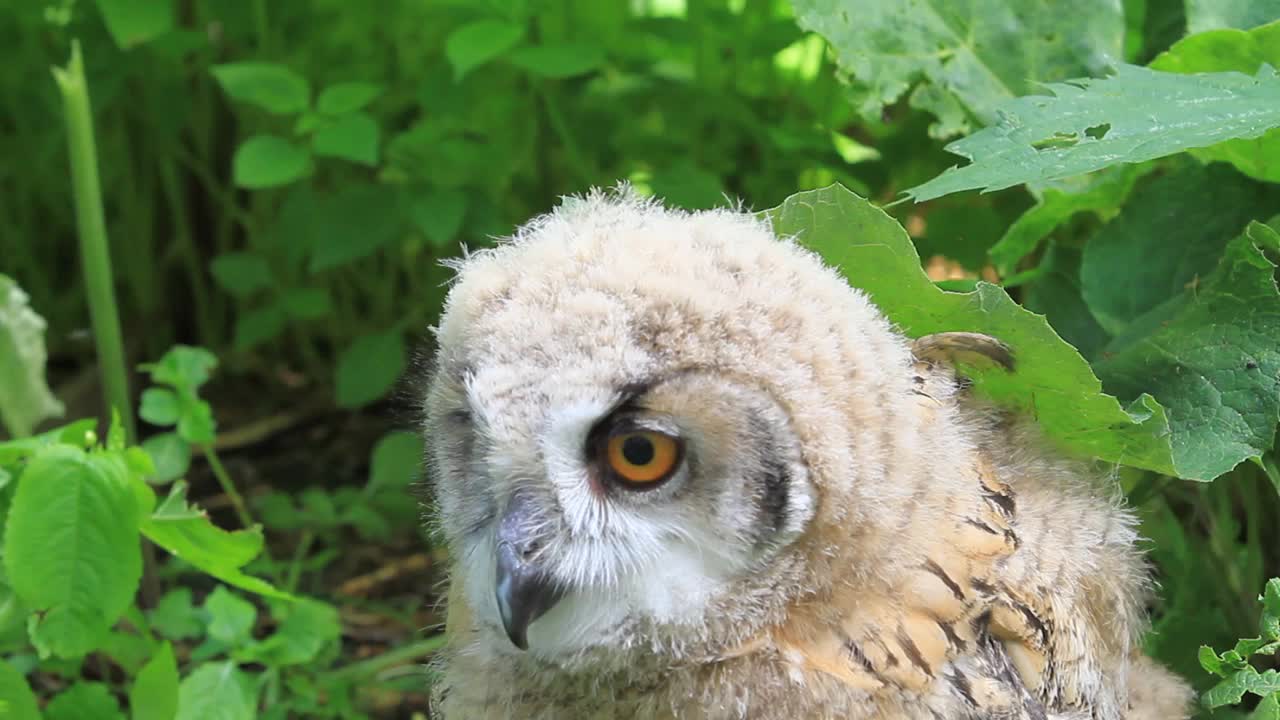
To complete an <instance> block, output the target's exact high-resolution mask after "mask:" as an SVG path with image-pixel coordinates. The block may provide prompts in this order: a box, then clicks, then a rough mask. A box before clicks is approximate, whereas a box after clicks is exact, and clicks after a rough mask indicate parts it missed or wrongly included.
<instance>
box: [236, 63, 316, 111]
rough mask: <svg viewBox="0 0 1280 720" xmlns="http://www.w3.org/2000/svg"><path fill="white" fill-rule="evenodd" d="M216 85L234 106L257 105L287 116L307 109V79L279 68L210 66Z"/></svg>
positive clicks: (308, 101) (248, 65) (257, 64)
mask: <svg viewBox="0 0 1280 720" xmlns="http://www.w3.org/2000/svg"><path fill="white" fill-rule="evenodd" d="M211 72H213V76H214V77H215V78H216V79H217V80H218V84H219V85H221V86H222V89H223V90H224V91H225V92H226V93H227V95H229V96H230V97H231V99H233V100H236V101H238V102H243V103H249V104H251V105H257V106H258V107H260V108H262V109H263V110H266V111H267V112H269V113H274V114H276V115H288V114H291V113H297V112H302V111H303V110H306V109H307V105H308V104H309V103H310V101H311V86H310V85H308V84H307V79H306V78H304V77H302V76H301V75H299V74H297V73H295V72H294V71H292V70H290V69H289V68H287V67H285V66H283V65H277V64H275V63H262V62H238V63H226V64H223V65H214V66H213V68H212V70H211Z"/></svg>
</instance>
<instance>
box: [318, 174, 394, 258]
mask: <svg viewBox="0 0 1280 720" xmlns="http://www.w3.org/2000/svg"><path fill="white" fill-rule="evenodd" d="M402 217H403V215H402V213H401V212H400V210H399V207H398V204H397V200H396V195H395V193H394V192H393V190H392V189H391V188H389V187H385V186H381V185H373V184H368V185H360V184H348V185H347V186H346V187H344V188H343V189H342V190H341V191H339V192H337V193H334V194H332V195H329V196H327V197H324V198H321V199H320V201H319V203H318V207H317V208H316V211H315V213H314V215H313V218H312V220H313V222H314V225H313V231H312V233H311V234H310V236H309V238H308V241H309V242H310V243H311V246H310V250H311V260H310V263H309V264H308V266H307V269H308V270H309V271H311V272H313V273H317V272H322V271H324V270H329V269H332V268H335V267H340V266H342V265H346V264H348V263H352V262H355V261H356V260H359V259H361V258H364V257H367V256H369V255H371V254H373V253H374V252H376V251H377V250H378V249H379V248H381V247H383V246H385V245H388V244H390V243H392V242H394V241H395V240H397V239H398V238H399V232H400V230H401V228H402V226H401V224H400V223H401V218H402Z"/></svg>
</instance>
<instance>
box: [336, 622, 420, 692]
mask: <svg viewBox="0 0 1280 720" xmlns="http://www.w3.org/2000/svg"><path fill="white" fill-rule="evenodd" d="M444 643H445V636H444V635H443V634H441V635H433V636H432V637H429V638H427V639H426V640H420V641H418V642H416V643H414V644H412V645H408V646H405V647H402V648H398V649H396V650H391V651H389V652H385V653H383V654H381V655H379V656H377V657H374V658H369V659H368V660H361V661H360V662H357V663H351V664H350V665H347V666H346V667H341V668H338V669H337V670H334V671H332V672H327V673H325V674H323V675H321V676H320V682H321V683H323V684H326V685H329V684H333V683H339V682H350V681H352V680H359V679H361V678H365V677H368V676H370V675H376V674H378V673H380V672H382V671H383V670H386V669H388V668H392V667H395V666H397V665H400V664H402V663H406V662H409V661H410V660H416V659H418V658H420V657H422V656H423V655H430V654H431V653H433V652H435V651H437V650H439V649H440V648H441V647H443V646H444Z"/></svg>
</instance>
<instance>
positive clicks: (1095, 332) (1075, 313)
mask: <svg viewBox="0 0 1280 720" xmlns="http://www.w3.org/2000/svg"><path fill="white" fill-rule="evenodd" d="M1080 256H1081V253H1080V251H1079V250H1076V249H1074V248H1069V247H1065V246H1063V245H1060V244H1058V243H1051V244H1050V246H1049V249H1048V251H1046V252H1045V254H1044V256H1043V257H1042V258H1041V259H1040V265H1039V266H1038V269H1039V270H1041V271H1043V272H1042V274H1041V275H1040V276H1039V277H1037V278H1036V280H1035V282H1033V283H1031V284H1029V285H1028V286H1027V287H1026V289H1025V290H1024V291H1023V294H1022V306H1023V307H1025V308H1026V309H1028V310H1030V311H1031V312H1034V313H1040V314H1042V315H1044V316H1045V319H1046V320H1048V321H1049V325H1050V327H1052V328H1053V330H1054V332H1056V333H1058V335H1059V336H1061V337H1062V339H1063V340H1066V341H1067V342H1069V343H1071V346H1072V347H1074V348H1075V349H1077V350H1079V351H1080V354H1081V355H1083V356H1084V357H1085V358H1086V359H1088V360H1090V361H1092V360H1093V359H1094V358H1095V357H1096V355H1097V353H1098V351H1100V350H1102V348H1103V346H1105V345H1106V344H1107V342H1108V341H1109V340H1111V336H1110V335H1108V334H1107V331H1106V330H1103V329H1102V326H1101V325H1099V324H1098V320H1097V318H1095V317H1094V316H1093V313H1091V312H1089V306H1088V305H1087V304H1086V303H1085V301H1084V295H1083V291H1082V289H1081V287H1080Z"/></svg>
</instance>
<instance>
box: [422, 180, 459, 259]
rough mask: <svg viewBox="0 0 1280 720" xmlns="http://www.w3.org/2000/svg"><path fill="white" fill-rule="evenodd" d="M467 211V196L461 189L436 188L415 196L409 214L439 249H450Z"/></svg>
mask: <svg viewBox="0 0 1280 720" xmlns="http://www.w3.org/2000/svg"><path fill="white" fill-rule="evenodd" d="M466 211H467V196H466V194H464V193H463V192H462V191H461V190H434V191H432V192H429V193H427V194H425V195H421V196H418V197H415V198H414V199H413V201H412V203H411V205H410V206H409V214H410V216H411V217H412V218H413V222H414V224H415V225H417V227H418V229H419V230H421V231H422V233H423V234H424V235H426V236H427V238H428V239H430V240H431V245H432V246H433V247H435V248H437V249H441V250H444V249H448V248H450V247H451V245H452V243H453V241H454V239H455V238H456V237H457V236H458V231H459V230H461V229H462V218H463V216H464V215H465V214H466Z"/></svg>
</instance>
